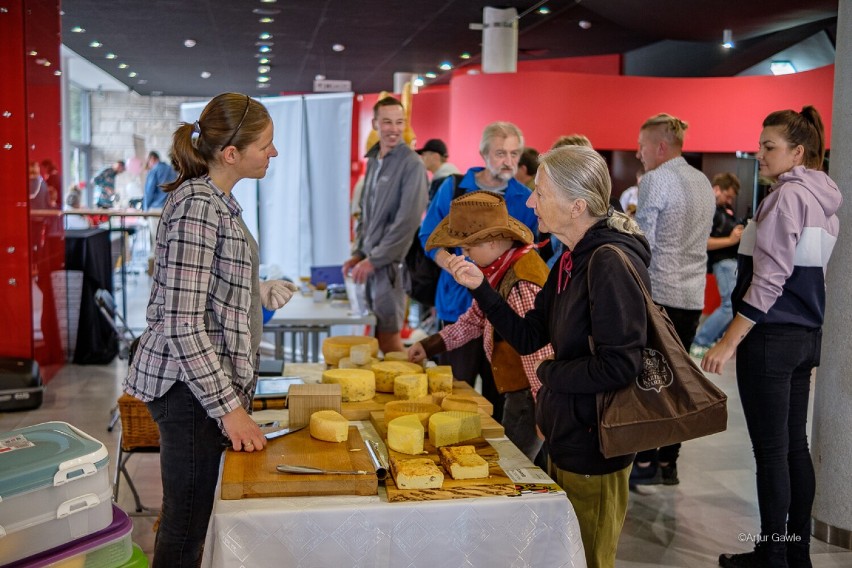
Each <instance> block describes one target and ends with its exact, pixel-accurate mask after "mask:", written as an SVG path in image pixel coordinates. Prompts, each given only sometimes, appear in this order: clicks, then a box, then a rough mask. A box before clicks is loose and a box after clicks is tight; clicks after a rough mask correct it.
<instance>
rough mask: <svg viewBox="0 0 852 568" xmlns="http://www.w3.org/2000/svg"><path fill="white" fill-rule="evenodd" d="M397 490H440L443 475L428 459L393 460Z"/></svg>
mask: <svg viewBox="0 0 852 568" xmlns="http://www.w3.org/2000/svg"><path fill="white" fill-rule="evenodd" d="M393 469H394V472H395V473H396V478H395V480H396V486H397V487H398V488H399V489H440V488H441V485H442V484H443V483H444V474H443V472H441V470H440V469H439V468H438V465H437V464H436V463H435V462H433V461H432V460H431V459H430V458H411V459H404V460H397V459H393Z"/></svg>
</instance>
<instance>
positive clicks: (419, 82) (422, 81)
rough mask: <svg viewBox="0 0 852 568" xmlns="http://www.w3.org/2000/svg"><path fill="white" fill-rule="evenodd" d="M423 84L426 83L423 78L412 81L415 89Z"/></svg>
mask: <svg viewBox="0 0 852 568" xmlns="http://www.w3.org/2000/svg"><path fill="white" fill-rule="evenodd" d="M425 84H426V81H424V80H423V77H416V78H415V79H414V86H415V87H422V86H423V85H425Z"/></svg>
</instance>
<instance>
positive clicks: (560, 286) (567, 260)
mask: <svg viewBox="0 0 852 568" xmlns="http://www.w3.org/2000/svg"><path fill="white" fill-rule="evenodd" d="M573 268H574V261H573V260H572V258H571V251H570V250H566V251H565V252H564V253H563V254H562V258H560V259H559V281H558V283H557V286H556V293H557V294H561V293H562V292H563V291H564V290H565V288H567V287H568V283H569V282H571V270H572V269H573ZM563 277H564V278H565V281H564V282H563V280H562V279H563Z"/></svg>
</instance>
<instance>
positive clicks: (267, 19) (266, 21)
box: [258, 16, 275, 24]
mask: <svg viewBox="0 0 852 568" xmlns="http://www.w3.org/2000/svg"><path fill="white" fill-rule="evenodd" d="M274 21H275V18H270V17H269V16H264V17H262V18H261V19H259V20H258V22H260V23H261V24H271V23H272V22H274Z"/></svg>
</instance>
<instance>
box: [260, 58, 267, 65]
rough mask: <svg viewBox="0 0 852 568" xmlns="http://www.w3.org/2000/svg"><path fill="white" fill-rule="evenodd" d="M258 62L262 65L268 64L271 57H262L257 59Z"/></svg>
mask: <svg viewBox="0 0 852 568" xmlns="http://www.w3.org/2000/svg"><path fill="white" fill-rule="evenodd" d="M257 62H258V63H260V64H261V65H266V64H267V63H269V58H268V57H261V58H260V59H258V60H257Z"/></svg>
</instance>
